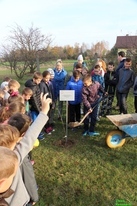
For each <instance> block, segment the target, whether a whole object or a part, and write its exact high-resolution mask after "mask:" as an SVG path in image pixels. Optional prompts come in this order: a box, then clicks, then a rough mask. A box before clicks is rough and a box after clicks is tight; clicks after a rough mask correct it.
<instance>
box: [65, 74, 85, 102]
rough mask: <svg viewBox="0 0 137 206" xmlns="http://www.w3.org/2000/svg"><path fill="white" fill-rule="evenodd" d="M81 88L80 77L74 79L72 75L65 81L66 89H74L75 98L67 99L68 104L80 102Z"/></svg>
mask: <svg viewBox="0 0 137 206" xmlns="http://www.w3.org/2000/svg"><path fill="white" fill-rule="evenodd" d="M82 88H83V81H82V80H81V79H79V80H78V81H75V79H74V77H71V79H70V81H68V83H67V86H66V90H74V91H75V100H74V101H69V103H70V104H73V105H76V104H79V103H81V102H82Z"/></svg>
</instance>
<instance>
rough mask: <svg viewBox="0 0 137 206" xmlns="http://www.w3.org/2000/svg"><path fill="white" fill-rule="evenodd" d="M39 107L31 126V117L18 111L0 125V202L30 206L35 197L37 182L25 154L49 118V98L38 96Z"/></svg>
mask: <svg viewBox="0 0 137 206" xmlns="http://www.w3.org/2000/svg"><path fill="white" fill-rule="evenodd" d="M41 102H42V107H41V111H40V113H39V115H38V116H37V118H36V120H35V121H34V122H33V123H32V124H31V126H30V123H31V121H30V118H29V116H26V115H25V114H24V115H23V114H21V113H17V114H15V115H13V116H12V117H11V118H9V120H8V122H7V124H1V125H0V165H1V167H0V205H4V206H8V205H9V206H15V205H18V206H25V205H26V206H31V205H34V204H35V203H36V202H37V201H38V193H37V184H36V181H35V176H34V172H33V168H32V165H31V164H30V161H29V158H28V155H29V152H30V151H31V150H32V148H33V145H34V143H35V141H36V140H37V137H38V135H39V133H40V131H41V130H42V128H43V127H44V125H45V124H46V122H47V121H48V116H47V114H48V111H49V107H50V104H51V103H52V102H51V99H50V98H47V95H45V96H41Z"/></svg>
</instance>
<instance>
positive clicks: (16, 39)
mask: <svg viewBox="0 0 137 206" xmlns="http://www.w3.org/2000/svg"><path fill="white" fill-rule="evenodd" d="M10 34H11V35H10V36H9V37H8V40H7V42H9V43H8V44H7V45H3V46H2V47H3V52H2V60H3V62H5V63H6V64H7V62H8V63H9V66H10V69H11V71H14V72H15V74H16V75H17V77H19V78H22V77H23V76H24V74H25V72H26V70H29V72H31V73H33V72H34V71H35V70H36V69H37V68H38V67H39V64H40V63H42V61H43V60H44V59H46V58H45V56H46V54H47V52H48V48H49V45H50V44H51V42H52V39H51V35H47V36H46V35H43V34H41V31H40V29H39V28H33V25H32V26H31V27H30V28H29V29H28V31H27V32H26V31H24V30H23V28H22V27H20V26H19V25H16V27H14V28H12V30H11V32H10Z"/></svg>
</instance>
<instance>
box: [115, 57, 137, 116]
mask: <svg viewBox="0 0 137 206" xmlns="http://www.w3.org/2000/svg"><path fill="white" fill-rule="evenodd" d="M131 65H132V61H131V59H130V58H126V59H125V62H124V67H123V68H122V69H120V71H119V73H118V84H117V91H118V99H119V107H120V114H122V113H123V114H127V103H126V100H127V97H128V93H129V90H130V88H131V87H132V86H133V84H134V80H135V74H134V71H133V70H132V69H131Z"/></svg>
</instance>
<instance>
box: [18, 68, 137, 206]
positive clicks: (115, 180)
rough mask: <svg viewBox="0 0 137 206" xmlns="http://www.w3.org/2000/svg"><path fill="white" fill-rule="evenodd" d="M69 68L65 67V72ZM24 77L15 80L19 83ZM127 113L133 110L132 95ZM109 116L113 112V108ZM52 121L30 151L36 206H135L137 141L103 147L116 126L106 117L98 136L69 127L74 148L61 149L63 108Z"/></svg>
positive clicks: (63, 133)
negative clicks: (59, 117) (50, 128)
mask: <svg viewBox="0 0 137 206" xmlns="http://www.w3.org/2000/svg"><path fill="white" fill-rule="evenodd" d="M71 65H73V64H69V67H67V66H66V67H65V68H67V70H71V68H72V67H71ZM64 66H65V65H64ZM43 69H45V68H43ZM27 78H28V76H27V77H25V78H24V80H21V84H22V85H23V82H24V81H25V80H26V79H27ZM114 105H115V101H114ZM64 108H65V107H64ZM128 111H129V113H133V112H134V107H133V95H132V93H131V94H130V95H129V98H128ZM113 114H118V112H117V111H115V110H113ZM55 121H56V128H55V129H56V131H55V132H54V133H52V135H49V136H48V135H47V136H46V137H45V139H44V140H43V141H41V142H40V146H39V147H38V148H36V149H34V150H33V159H34V160H35V164H34V171H35V175H36V179H37V184H38V188H39V190H38V191H39V196H40V199H39V202H38V203H37V204H36V206H117V205H116V201H117V202H118V201H120V200H123V201H125V203H126V204H127V205H128V204H129V205H132V206H136V205H137V166H136V164H137V163H136V162H137V139H136V138H135V139H132V138H131V137H129V138H127V140H126V143H125V144H124V145H123V147H121V148H118V149H110V148H108V146H107V145H106V142H105V138H106V135H107V133H108V132H109V131H111V130H113V129H116V127H115V126H114V125H113V124H112V123H111V122H110V121H109V120H108V119H107V118H101V121H99V122H97V125H96V130H97V131H99V132H100V136H98V137H82V135H81V133H82V128H80V129H76V130H75V131H72V130H71V129H69V130H68V137H67V138H68V141H69V140H72V141H73V142H74V144H73V145H72V146H70V147H66V146H61V145H60V141H61V140H62V139H63V137H64V136H65V130H64V125H63V123H65V110H64V115H63V123H62V122H58V121H57V115H55ZM123 206H124V205H123Z"/></svg>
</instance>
